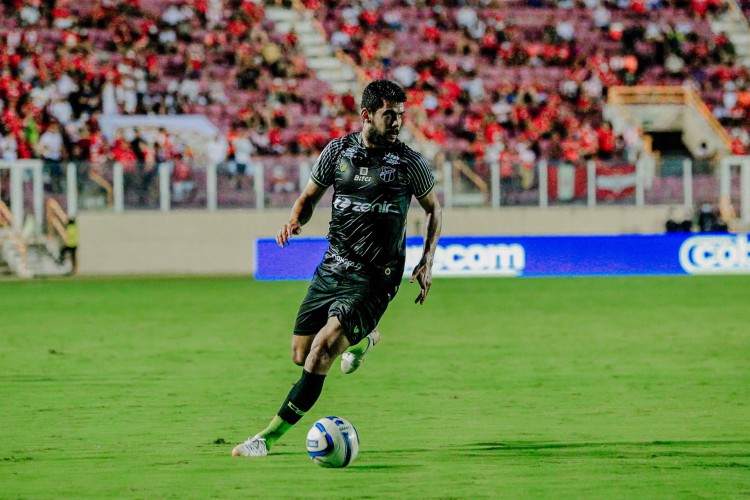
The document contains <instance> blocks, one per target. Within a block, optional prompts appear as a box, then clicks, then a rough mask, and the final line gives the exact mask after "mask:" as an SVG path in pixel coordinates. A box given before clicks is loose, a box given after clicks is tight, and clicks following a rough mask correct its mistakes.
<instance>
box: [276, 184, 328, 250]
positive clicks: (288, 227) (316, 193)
mask: <svg viewBox="0 0 750 500" xmlns="http://www.w3.org/2000/svg"><path fill="white" fill-rule="evenodd" d="M326 189H327V188H326V187H323V186H321V185H319V184H316V183H315V182H313V181H312V180H309V181H307V186H305V190H304V191H303V192H302V194H301V195H300V196H299V198H297V201H295V202H294V205H293V206H292V213H291V214H289V222H287V223H286V224H284V225H283V226H281V229H279V232H278V234H277V235H276V243H278V244H279V246H280V247H281V248H284V246H285V245H288V244H289V238H291V237H292V235H296V234H300V233H301V232H302V226H304V225H305V224H307V223H308V221H309V220H310V218H311V217H312V214H313V211H314V210H315V205H317V204H318V202H319V201H320V198H321V197H322V196H323V194H324V193H325V192H326Z"/></svg>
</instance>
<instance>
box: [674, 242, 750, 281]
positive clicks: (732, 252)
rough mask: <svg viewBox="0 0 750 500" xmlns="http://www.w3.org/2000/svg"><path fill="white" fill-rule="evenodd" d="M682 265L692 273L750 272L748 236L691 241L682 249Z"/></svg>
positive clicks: (686, 270)
mask: <svg viewBox="0 0 750 500" xmlns="http://www.w3.org/2000/svg"><path fill="white" fill-rule="evenodd" d="M680 265H681V266H682V268H683V269H684V270H685V272H687V273H689V274H710V273H722V272H728V271H730V272H744V273H750V244H748V241H747V235H746V234H740V235H737V236H731V235H726V236H723V235H721V236H719V235H714V236H693V237H692V238H688V239H686V240H685V241H684V242H683V243H682V246H680Z"/></svg>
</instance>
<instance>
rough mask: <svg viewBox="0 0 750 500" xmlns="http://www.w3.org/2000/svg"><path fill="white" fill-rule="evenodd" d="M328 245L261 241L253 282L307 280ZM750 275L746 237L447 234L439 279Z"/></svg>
mask: <svg viewBox="0 0 750 500" xmlns="http://www.w3.org/2000/svg"><path fill="white" fill-rule="evenodd" d="M422 241H423V240H422V238H421V237H410V238H408V239H407V249H406V270H405V273H404V275H405V276H408V275H410V274H411V271H412V269H414V266H415V265H416V264H417V263H418V262H419V259H420V257H421V256H422ZM327 246H328V242H327V241H326V240H325V239H324V238H295V239H292V241H291V244H290V245H289V246H287V247H286V248H283V249H282V248H279V246H278V245H277V244H276V241H275V240H273V239H270V238H269V239H259V240H257V241H256V249H255V250H256V251H255V257H256V262H255V279H258V280H306V279H309V278H310V277H311V276H312V275H313V272H314V270H315V267H316V266H317V265H318V264H319V263H320V261H321V259H322V258H323V254H324V253H325V250H326V248H327ZM739 273H742V274H745V273H750V244H748V235H747V234H690V233H680V234H677V233H674V234H658V235H617V236H614V235H608V236H444V237H442V238H440V241H439V243H438V248H437V250H436V252H435V262H434V265H433V276H518V277H541V276H634V275H687V274H739Z"/></svg>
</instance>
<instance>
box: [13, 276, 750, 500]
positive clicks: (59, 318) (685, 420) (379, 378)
mask: <svg viewBox="0 0 750 500" xmlns="http://www.w3.org/2000/svg"><path fill="white" fill-rule="evenodd" d="M748 289H750V278H748V277H742V276H734V277H690V278H688V277H645V278H607V279H603V278H597V279H585V278H576V279H533V280H518V279H489V280H488V279H471V280H470V279H466V280H463V279H438V280H436V281H435V283H434V286H433V289H432V291H431V292H430V295H429V297H428V300H427V303H426V304H425V305H424V306H422V307H419V306H415V305H414V304H413V299H414V297H415V296H416V295H417V288H416V286H415V285H409V284H407V283H406V282H404V285H403V287H402V290H401V292H400V293H399V296H398V297H397V299H396V300H395V301H394V302H393V303H392V305H391V307H390V308H389V311H388V312H387V313H386V316H385V318H384V319H383V322H382V324H381V330H382V332H383V335H384V336H383V342H382V343H381V344H379V345H378V347H377V348H376V349H375V350H374V351H373V352H372V353H371V354H370V355H368V359H367V361H366V363H365V365H364V366H363V367H362V368H361V369H360V370H359V371H358V372H357V373H356V374H353V375H349V376H346V375H343V374H341V373H340V372H339V371H338V368H337V366H336V367H334V370H333V371H332V372H331V374H330V375H329V377H328V379H327V381H326V387H325V390H324V393H323V396H322V397H321V399H320V401H319V402H318V404H317V405H316V407H315V408H314V409H313V410H312V412H311V414H310V415H308V416H306V417H305V419H303V421H302V422H301V423H300V425H298V426H297V427H296V428H294V429H293V430H292V431H290V433H289V434H288V435H287V436H285V438H284V439H283V440H282V441H281V442H280V443H279V444H278V445H277V447H276V448H274V450H273V452H274V454H273V455H272V456H269V457H267V458H266V459H259V460H238V459H232V458H231V457H230V456H229V452H230V451H231V448H232V446H233V445H234V444H236V443H237V442H239V441H241V440H243V439H244V438H246V437H247V436H249V435H251V434H253V433H254V432H256V431H257V430H259V429H260V428H262V427H263V426H265V424H266V423H267V421H268V419H269V418H270V417H271V416H272V415H273V414H275V412H276V410H277V409H278V407H279V405H280V404H281V402H282V400H283V398H284V397H285V395H286V393H287V391H288V390H289V388H290V387H291V385H292V384H293V383H294V382H295V381H296V379H297V377H298V375H299V368H298V367H296V366H294V365H293V364H292V363H291V361H290V360H289V340H290V334H291V328H292V325H293V321H294V315H295V313H296V309H297V306H298V304H299V302H300V300H301V299H302V297H303V295H304V293H305V290H306V284H305V283H265V282H254V281H252V280H250V279H243V278H192V277H191V278H122V279H120V278H107V279H95V278H83V279H73V280H49V281H41V280H39V281H31V282H18V281H14V282H0V304H2V305H1V306H0V307H1V308H2V314H1V315H0V402H2V412H0V497H2V498H60V497H75V498H105V497H106V498H113V497H119V498H122V497H125V498H176V497H179V498H185V497H188V498H226V497H235V496H251V497H258V498H261V497H262V498H290V497H329V498H330V497H371V498H381V497H387V496H391V497H409V498H421V497H439V498H446V497H457V498H473V497H497V496H500V497H514V498H518V497H527V498H538V497H555V498H559V497H567V498H580V497H591V498H602V497H623V496H638V497H643V496H659V497H694V496H702V497H713V498H732V497H742V496H747V495H750V470H748V469H750V437H748V433H747V430H748V424H747V422H748V421H750V409H749V408H748V401H750V371H749V370H748V364H747V359H749V358H750V334H748V328H747V324H748V320H749V319H750V313H748V307H747V304H748V299H749V298H750V293H748V292H747V290H748ZM333 414H339V415H342V416H344V417H346V418H348V419H350V420H351V421H352V422H353V423H354V425H355V426H356V427H357V429H358V431H359V432H360V435H361V451H360V455H359V457H358V458H357V460H356V461H355V462H354V464H353V465H352V466H350V467H349V468H347V469H345V470H333V471H332V470H324V469H320V468H318V467H315V466H314V465H313V464H311V463H310V460H309V458H307V456H306V453H305V450H304V437H305V434H306V431H307V427H308V426H309V425H311V424H312V423H313V422H314V421H315V420H316V419H317V418H319V417H321V416H325V415H333Z"/></svg>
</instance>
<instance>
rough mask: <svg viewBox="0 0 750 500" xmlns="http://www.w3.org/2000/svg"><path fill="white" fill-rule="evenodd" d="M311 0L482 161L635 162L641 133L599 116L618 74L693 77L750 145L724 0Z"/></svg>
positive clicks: (424, 123) (419, 120)
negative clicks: (721, 29) (714, 19)
mask: <svg viewBox="0 0 750 500" xmlns="http://www.w3.org/2000/svg"><path fill="white" fill-rule="evenodd" d="M305 4H306V6H307V7H308V8H310V9H313V10H315V11H316V13H317V14H318V15H317V16H316V17H318V18H319V19H322V23H323V25H324V27H325V29H326V31H327V32H328V34H329V37H330V41H331V43H332V44H333V45H334V46H335V47H337V48H339V49H341V50H343V51H344V52H346V53H347V54H349V55H350V56H351V57H352V58H353V59H354V60H355V61H356V62H357V64H359V65H360V66H361V67H362V68H363V69H364V71H365V72H366V74H367V75H368V76H369V77H371V78H377V77H391V78H394V79H396V80H398V81H399V82H400V83H401V84H402V85H403V86H404V87H406V88H407V89H408V92H409V96H410V103H411V104H412V105H413V106H412V107H411V109H410V111H409V116H410V119H411V120H412V122H413V123H414V124H415V125H416V126H417V127H418V128H419V129H420V130H421V131H422V132H423V133H424V134H425V135H426V136H427V137H428V138H430V139H432V140H435V141H437V142H439V143H441V144H443V145H445V146H446V147H447V148H448V149H450V150H454V151H455V150H459V151H463V152H465V157H466V158H468V159H469V160H470V161H472V162H473V164H474V168H475V169H482V168H486V164H487V162H483V161H482V160H483V159H485V158H487V155H488V152H491V154H492V158H491V159H489V160H490V161H489V163H490V164H495V163H497V162H498V161H499V162H500V164H501V165H502V164H503V163H504V162H506V161H508V160H507V159H508V158H510V159H511V160H513V161H514V162H515V163H516V164H520V165H521V166H522V167H525V166H526V165H527V164H528V163H529V162H530V161H531V160H532V158H533V157H539V156H544V157H545V158H548V159H551V160H553V161H554V160H557V159H565V160H568V161H571V162H577V161H578V160H579V159H585V158H599V159H610V158H612V157H621V158H623V159H624V160H626V161H627V160H628V156H629V155H628V149H629V147H631V146H632V144H633V140H634V137H633V133H637V132H636V131H632V130H625V131H624V133H623V134H622V135H620V136H617V137H615V136H613V134H612V131H611V127H609V125H608V124H606V123H602V118H601V117H602V109H603V105H604V103H605V101H606V91H607V88H608V87H610V86H613V85H638V84H662V85H663V84H670V85H686V86H690V87H693V88H695V89H696V90H698V91H699V92H700V93H701V95H703V96H704V98H705V99H706V101H707V103H708V104H709V106H710V107H711V109H712V110H713V112H714V115H715V116H716V118H718V119H719V121H720V122H721V123H723V124H724V125H725V126H726V127H727V129H728V131H729V132H730V134H731V136H732V138H733V144H732V146H733V149H734V152H735V153H736V154H744V153H746V152H747V150H748V146H749V145H750V136H749V135H748V131H749V130H750V127H748V119H747V118H748V111H750V107H748V97H750V94H749V93H748V90H750V86H749V85H750V77H749V75H748V72H747V70H746V68H744V67H742V66H741V65H739V64H738V63H737V62H736V57H735V53H734V49H733V46H732V45H731V43H729V40H728V39H727V37H726V35H724V34H723V33H713V32H712V31H711V27H710V24H709V22H708V20H707V16H708V15H715V14H719V13H721V12H722V11H723V10H724V9H725V6H724V4H723V0H691V1H687V0H670V1H664V0H558V1H554V2H552V1H544V0H528V1H494V0H482V1H475V2H471V1H469V2H467V1H447V2H432V1H423V2H413V1H406V0H384V1H374V0H363V1H357V2H345V3H341V2H334V1H326V0H307V1H306V2H305ZM414 47H419V50H414ZM415 105H416V106H415ZM496 155H497V156H496ZM483 164H484V165H483Z"/></svg>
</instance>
